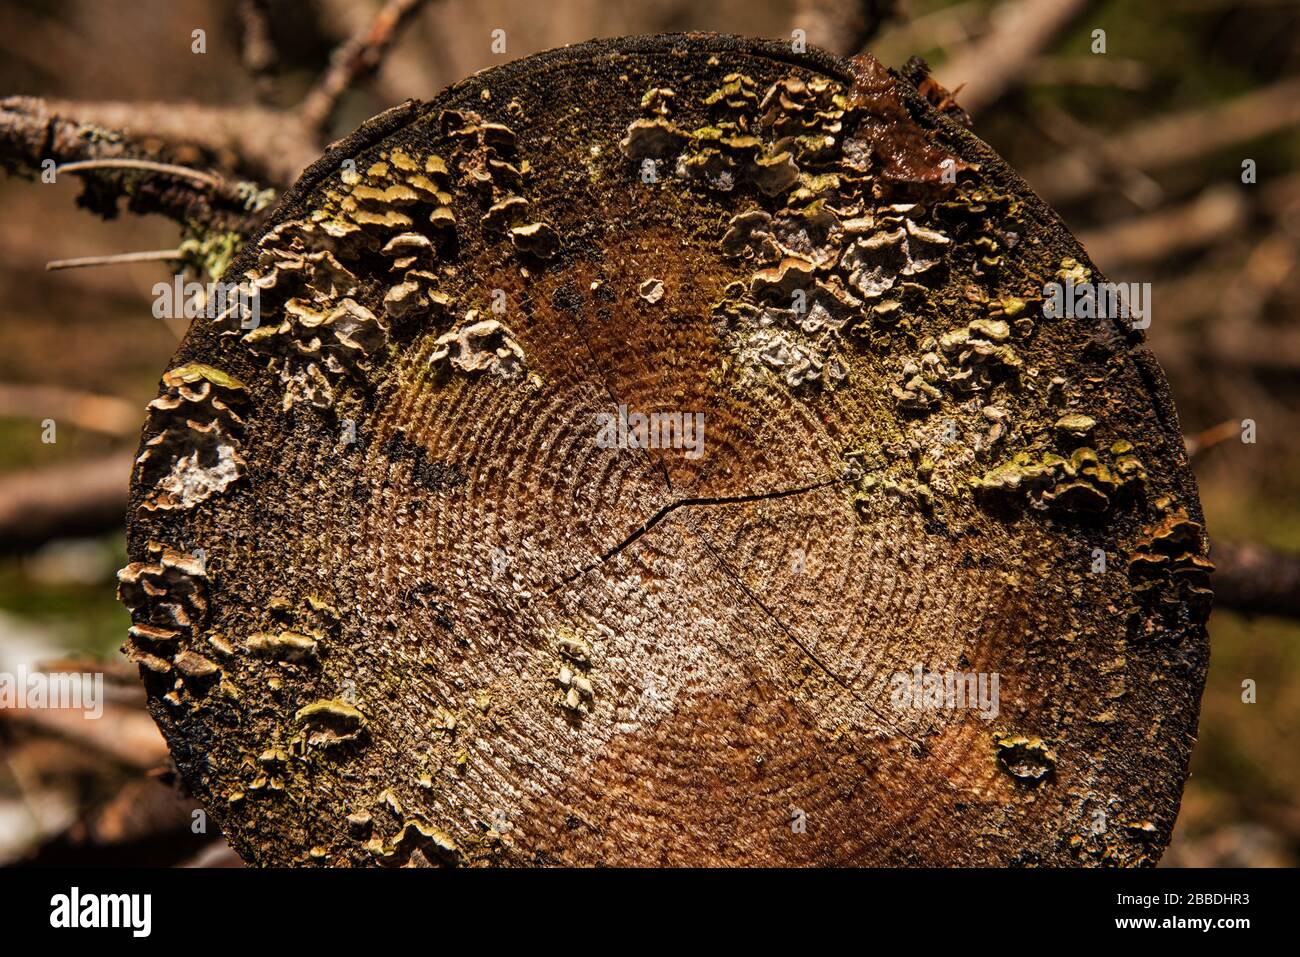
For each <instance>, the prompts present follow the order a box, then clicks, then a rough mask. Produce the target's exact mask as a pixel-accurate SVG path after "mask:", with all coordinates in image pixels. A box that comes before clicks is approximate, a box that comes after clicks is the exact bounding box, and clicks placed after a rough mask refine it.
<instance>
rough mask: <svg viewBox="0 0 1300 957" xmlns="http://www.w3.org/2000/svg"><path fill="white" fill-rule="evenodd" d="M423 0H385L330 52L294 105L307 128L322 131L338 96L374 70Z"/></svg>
mask: <svg viewBox="0 0 1300 957" xmlns="http://www.w3.org/2000/svg"><path fill="white" fill-rule="evenodd" d="M425 3H426V0H388V2H387V3H385V4H384V6H383V8H382V9H380V11H379V13H378V14H377V15H376V16H375V18H374V20H373V21H371V23H370V24H369V26H367V27H366V28H365V29H364V30H362V31H360V32H359V33H357V34H356V35H354V36H353V37H352V38H351V39H349V40H348V41H347V42H346V43H344V44H343V45H342V46H340V47H339V48H338V49H336V50H335V51H334V54H333V56H332V57H331V58H330V65H329V68H328V69H327V70H326V71H325V73H324V74H323V75H322V76H321V78H320V80H318V81H317V83H316V85H315V87H313V88H312V90H311V92H309V93H308V94H307V95H306V96H305V97H304V98H303V100H302V103H301V104H299V106H298V110H297V112H298V119H299V122H301V123H302V125H303V126H305V127H306V128H307V129H309V130H313V131H315V132H317V133H320V132H323V131H324V130H325V128H326V127H327V126H328V125H329V121H330V118H331V117H332V116H333V115H334V108H335V107H336V106H338V102H339V98H340V97H341V96H342V95H343V94H344V92H346V91H347V90H348V89H350V88H351V87H353V86H355V85H356V84H357V83H358V82H360V81H361V80H362V79H364V78H365V77H367V76H369V75H370V74H372V73H374V71H375V70H377V69H378V68H379V65H380V63H382V62H383V59H384V56H385V55H386V54H387V53H388V51H389V49H390V48H391V47H392V45H393V43H394V41H396V39H397V37H398V35H399V34H400V33H401V31H402V28H403V27H404V26H405V25H406V24H407V23H409V22H410V21H411V19H412V18H413V17H414V16H415V14H417V13H418V12H419V11H420V9H421V8H422V7H423V6H424V4H425Z"/></svg>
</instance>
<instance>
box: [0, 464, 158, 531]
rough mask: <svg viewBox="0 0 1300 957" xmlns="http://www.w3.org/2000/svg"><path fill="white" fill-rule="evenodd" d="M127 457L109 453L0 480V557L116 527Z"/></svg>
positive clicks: (126, 476) (122, 514)
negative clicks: (69, 537) (60, 538)
mask: <svg viewBox="0 0 1300 957" xmlns="http://www.w3.org/2000/svg"><path fill="white" fill-rule="evenodd" d="M133 458H134V456H133V455H132V453H130V452H114V453H112V454H111V455H106V456H104V457H103V458H99V459H95V460H92V461H90V462H70V463H66V464H60V465H55V466H50V467H49V468H43V469H33V470H31V471H27V472H17V473H14V474H11V475H6V476H4V477H2V478H0V552H12V551H19V550H22V549H26V548H31V547H33V546H35V545H39V544H41V543H43V542H46V541H49V540H50V539H52V538H58V537H61V536H65V535H90V534H98V533H100V532H103V531H105V530H107V529H112V528H117V527H119V526H120V525H121V524H122V522H123V521H124V519H125V513H126V499H127V484H128V482H129V481H130V478H131V467H132V460H133Z"/></svg>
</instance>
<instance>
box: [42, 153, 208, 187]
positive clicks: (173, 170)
mask: <svg viewBox="0 0 1300 957" xmlns="http://www.w3.org/2000/svg"><path fill="white" fill-rule="evenodd" d="M92 169H138V170H147V171H149V172H152V173H162V174H163V175H164V176H179V177H182V178H183V179H190V180H193V181H194V182H196V183H202V184H204V185H205V186H210V187H212V188H213V189H220V188H221V185H222V182H223V180H222V179H221V178H220V177H218V176H213V175H212V174H211V173H204V172H202V171H201V170H197V169H190V168H189V167H188V166H177V165H176V164H175V163H156V162H154V161H153V160H141V159H127V158H125V157H120V158H116V159H88V160H75V161H74V162H71V163H64V164H63V165H62V166H59V167H57V168H56V170H55V172H56V173H76V172H80V171H81V170H92Z"/></svg>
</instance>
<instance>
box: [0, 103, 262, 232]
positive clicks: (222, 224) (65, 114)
mask: <svg viewBox="0 0 1300 957" xmlns="http://www.w3.org/2000/svg"><path fill="white" fill-rule="evenodd" d="M154 110H156V111H157V113H158V114H160V115H161V114H164V113H166V112H167V110H166V109H164V108H163V107H161V106H155V107H152V108H151V107H150V106H148V105H142V106H141V107H140V110H139V113H138V116H140V117H145V118H147V117H148V116H150V115H151V112H152V111H154ZM129 112H130V109H129V105H128V104H100V105H99V106H98V107H96V105H94V104H80V105H75V106H74V105H73V104H68V103H61V102H58V101H47V100H41V99H37V98H35V97H23V96H15V97H7V98H5V99H3V100H0V163H3V164H4V166H5V167H7V168H8V169H10V170H12V171H19V172H25V173H27V174H29V175H35V174H38V173H40V172H41V169H42V164H44V163H46V162H47V161H50V160H52V161H53V162H54V163H55V165H56V167H66V166H68V165H69V164H75V166H77V167H82V168H83V169H84V171H85V172H92V170H90V169H85V168H84V164H87V163H94V164H97V166H96V167H95V168H93V179H89V178H88V179H87V181H86V182H87V188H86V192H85V193H83V195H82V197H81V199H80V200H79V201H80V202H81V203H82V205H84V206H86V207H88V208H90V209H91V210H92V211H94V212H97V213H99V214H100V215H103V216H106V217H111V216H113V215H116V213H117V211H118V203H119V201H120V200H121V199H122V198H123V197H125V198H126V200H127V207H128V209H129V210H130V211H131V212H135V213H159V214H161V215H163V216H167V217H168V218H170V219H173V220H175V221H177V222H181V223H192V222H201V223H204V224H206V225H208V226H209V227H210V228H213V229H217V230H230V231H235V232H241V233H242V231H245V230H249V229H251V228H254V225H255V223H256V221H257V219H258V217H257V209H256V207H257V206H258V202H257V199H256V198H257V196H258V187H256V185H255V184H252V183H243V184H241V183H237V182H231V181H229V180H226V179H225V178H223V177H216V176H212V175H211V174H208V173H205V172H203V171H200V170H190V173H191V174H192V175H189V176H178V175H175V172H174V171H173V172H165V173H160V172H159V171H158V170H157V169H156V167H157V166H158V165H161V166H164V167H166V168H172V169H173V170H174V169H178V168H179V169H189V167H186V166H184V164H182V163H180V162H179V159H178V157H177V156H176V155H175V154H174V152H173V151H172V150H171V149H170V148H168V147H163V146H153V147H146V146H142V145H140V144H139V143H138V142H136V141H132V140H129V139H128V138H127V135H126V133H125V132H123V129H122V127H123V125H124V124H122V123H119V122H112V121H121V120H129V119H130V117H129V116H128V113H129ZM105 120H107V121H109V122H107V123H106V122H104V121H105ZM135 128H136V130H139V128H140V125H139V124H138V123H136V124H135ZM146 129H148V127H147V126H146ZM154 132H155V133H156V132H157V130H154ZM146 135H152V134H146ZM164 139H165V137H164ZM140 164H145V165H143V166H142V165H140ZM105 166H108V167H111V168H102V167H105ZM150 167H154V168H150ZM73 171H74V172H76V171H77V170H76V169H75V168H74V170H73Z"/></svg>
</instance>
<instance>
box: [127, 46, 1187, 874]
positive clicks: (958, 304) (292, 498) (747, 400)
mask: <svg viewBox="0 0 1300 957" xmlns="http://www.w3.org/2000/svg"><path fill="white" fill-rule="evenodd" d="M906 72H907V76H904V75H902V74H899V73H894V72H892V71H889V70H886V69H885V68H884V67H882V66H881V65H880V64H878V63H877V62H876V61H874V60H872V59H871V58H870V57H865V56H864V57H859V58H856V59H855V60H853V61H843V60H838V59H834V58H831V57H829V56H827V55H825V54H822V53H819V52H816V51H810V52H808V53H806V54H795V53H792V52H791V51H790V49H789V47H788V46H787V45H784V44H775V43H766V42H757V41H748V40H739V39H734V38H726V37H717V36H702V35H701V36H696V35H692V36H667V37H654V38H642V39H622V40H615V41H600V42H592V43H587V44H582V45H579V46H574V47H569V48H565V49H562V50H557V51H553V52H550V53H545V54H542V55H539V56H535V57H530V58H528V59H525V60H521V61H517V62H513V63H509V64H507V65H505V66H502V67H499V68H496V69H493V70H490V71H487V72H484V73H481V74H478V75H476V76H474V77H472V78H470V79H468V80H466V81H464V82H462V83H459V84H457V85H455V86H453V87H451V88H450V89H448V90H446V91H445V92H443V93H442V94H440V95H439V96H437V97H436V98H435V99H434V100H432V101H430V102H428V103H414V102H412V103H408V104H406V105H404V106H402V107H398V108H396V109H394V110H391V111H389V112H387V113H385V114H383V115H381V116H379V117H377V118H375V119H373V120H371V121H370V122H368V123H367V124H365V125H364V126H363V127H362V128H361V129H360V130H358V131H357V132H356V133H355V134H354V135H352V136H351V137H349V138H348V139H346V140H345V141H343V142H342V143H340V144H338V145H337V146H336V147H335V148H333V149H331V150H330V152H329V153H328V154H327V155H325V156H324V157H323V158H322V159H321V160H320V161H319V162H317V163H316V164H315V165H314V166H313V167H312V168H311V169H310V170H309V171H308V172H307V173H306V174H305V175H304V176H303V178H302V179H301V181H300V182H299V183H298V184H297V185H296V186H295V187H294V188H293V190H292V191H291V192H290V193H289V194H287V195H286V196H285V198H284V199H283V201H282V202H281V203H280V205H279V207H278V209H277V211H276V212H275V214H274V215H273V217H272V219H271V224H270V226H269V228H268V229H267V231H266V232H264V233H263V234H262V235H261V236H260V237H258V238H257V239H256V241H253V242H250V243H249V244H248V245H247V246H246V247H245V249H244V250H243V251H242V253H241V254H240V255H239V257H238V259H237V260H236V262H235V264H234V266H233V267H232V270H231V271H230V273H229V274H228V276H236V277H241V278H242V280H243V281H245V282H246V283H247V284H248V286H249V288H251V289H256V290H257V292H258V296H259V298H258V299H257V300H256V302H257V305H258V310H259V314H258V316H257V317H256V318H257V324H256V325H255V324H254V317H253V316H252V315H251V314H248V313H246V312H244V311H242V310H241V309H239V308H231V309H229V310H227V312H226V313H225V314H224V315H222V316H218V317H217V318H215V319H212V320H206V319H200V320H196V321H195V322H194V324H193V327H192V329H191V331H190V333H189V335H188V336H187V338H186V339H185V341H184V343H183V344H182V346H181V347H180V349H179V351H178V353H177V355H176V357H175V359H174V361H173V363H172V366H171V368H170V369H169V370H168V371H167V373H166V374H165V376H164V378H163V384H162V390H161V394H160V396H159V398H158V399H157V400H155V401H154V402H153V403H152V404H151V405H150V407H149V410H148V418H147V422H146V424H145V427H144V440H143V443H142V445H141V449H140V456H139V459H138V463H137V465H136V469H135V474H134V480H133V486H132V499H131V514H130V525H129V550H130V558H131V564H130V565H129V566H128V567H127V568H125V569H124V570H123V571H122V573H121V575H120V579H121V588H120V591H121V596H122V598H123V600H124V601H125V603H126V605H127V606H128V608H129V609H130V611H131V614H132V620H133V627H132V629H131V632H130V637H129V639H128V641H127V644H126V648H125V650H126V651H127V653H128V654H129V655H130V656H131V657H132V658H134V659H136V660H137V661H139V663H140V665H141V674H142V675H143V679H144V681H145V683H146V685H147V687H148V691H149V698H150V706H151V710H152V713H153V715H154V717H155V718H156V720H157V722H158V724H159V725H160V726H161V728H162V730H163V733H164V734H165V736H166V738H167V741H168V743H169V745H170V748H171V751H172V754H173V756H174V758H175V762H176V765H177V766H178V768H179V769H180V772H181V774H182V776H183V778H184V781H185V782H186V784H187V786H188V787H189V788H190V789H191V790H192V791H193V792H194V794H195V795H197V796H198V797H199V798H200V799H201V800H202V802H203V803H204V805H205V806H206V807H207V808H208V809H209V812H210V813H211V815H212V816H213V817H214V818H215V819H216V820H217V821H218V822H219V823H220V826H221V828H222V830H223V831H224V833H225V834H226V835H227V836H228V838H229V840H230V841H231V843H232V844H233V846H234V847H235V848H236V850H238V851H239V853H240V854H241V855H242V856H243V857H244V858H245V859H247V860H248V861H250V862H253V863H257V864H266V865H287V864H309V863H316V864H324V865H335V866H348V865H368V864H376V863H377V864H386V865H408V866H409V865H427V864H480V863H499V864H507V865H509V864H516V865H519V864H522V865H535V864H565V865H586V864H609V865H720V864H746V865H748V864H753V865H800V864H864V865H866V864H870V865H1008V864H1051V865H1067V864H1085V865H1086V864H1116V865H1142V864H1152V863H1154V862H1155V861H1156V860H1157V859H1158V857H1159V855H1160V852H1161V850H1162V849H1163V847H1164V846H1165V845H1166V844H1167V842H1168V840H1169V834H1170V829H1171V827H1172V826H1173V823H1174V818H1175V816H1176V814H1177V809H1178V803H1179V798H1180V793H1181V788H1182V785H1183V781H1184V779H1185V777H1186V774H1187V764H1188V757H1189V752H1190V748H1191V745H1192V742H1193V740H1194V736H1195V733H1196V722H1197V710H1198V704H1199V698H1200V693H1201V689H1202V685H1203V682H1204V678H1205V670H1206V665H1207V661H1208V644H1207V640H1206V636H1205V630H1204V620H1205V616H1206V614H1207V610H1208V598H1209V592H1208V584H1207V583H1208V568H1209V564H1208V562H1207V561H1206V560H1205V558H1204V555H1205V553H1206V550H1207V542H1206V538H1205V535H1204V533H1203V530H1202V525H1201V523H1202V518H1201V512H1200V506H1199V503H1198V500H1197V492H1196V487H1195V483H1194V480H1193V477H1192V474H1191V472H1190V470H1189V468H1188V465H1187V461H1186V457H1185V455H1184V452H1183V446H1182V439H1181V436H1180V432H1179V428H1178V423H1177V419H1176V416H1175V413H1174V410H1173V408H1172V405H1171V402H1170V398H1169V393H1168V389H1167V386H1166V384H1165V381H1164V377H1163V375H1162V373H1161V371H1160V369H1159V368H1158V366H1157V365H1156V363H1155V362H1154V360H1153V359H1152V357H1151V356H1150V354H1149V353H1148V352H1146V351H1145V350H1144V349H1143V348H1142V346H1141V341H1142V335H1141V333H1140V331H1138V330H1135V329H1133V328H1131V323H1130V322H1129V321H1128V320H1126V319H1124V318H1122V317H1119V318H1087V317H1084V316H1080V315H1061V314H1059V313H1060V310H1058V309H1054V308H1053V307H1052V306H1051V304H1050V303H1049V302H1046V301H1045V289H1046V288H1047V287H1048V284H1050V283H1054V282H1056V283H1063V284H1064V283H1075V284H1077V285H1076V287H1075V288H1076V289H1080V288H1085V287H1086V286H1087V284H1089V283H1099V282H1101V277H1100V276H1099V274H1098V273H1097V270H1096V268H1095V267H1094V266H1093V265H1092V263H1091V262H1090V261H1089V259H1088V256H1087V254H1086V252H1085V251H1084V250H1083V249H1082V248H1080V247H1079V245H1078V244H1077V243H1076V242H1075V240H1074V239H1073V238H1072V237H1071V236H1070V234H1069V233H1068V231H1067V230H1066V228H1065V227H1064V225H1063V224H1062V223H1061V221H1060V219H1059V218H1058V217H1057V216H1056V215H1055V214H1054V213H1053V212H1052V211H1051V210H1050V209H1048V208H1047V207H1045V206H1044V205H1043V203H1042V202H1041V201H1039V200H1038V199H1037V197H1036V196H1034V194H1033V193H1032V192H1031V190H1030V189H1029V188H1028V187H1027V186H1026V185H1025V183H1024V182H1023V181H1022V180H1021V179H1020V178H1019V177H1018V176H1017V175H1016V174H1015V173H1014V172H1013V171H1012V170H1011V169H1009V168H1008V167H1007V166H1006V165H1005V164H1004V163H1003V162H1002V161H1001V160H1000V159H999V158H998V157H997V156H996V155H995V154H994V153H993V152H992V151H991V150H990V149H989V148H988V147H987V146H986V145H985V144H984V143H982V142H981V141H980V140H978V139H977V138H976V137H975V136H974V135H972V134H971V133H970V132H969V131H968V130H967V129H966V128H965V127H964V126H963V125H962V123H961V122H960V119H961V115H960V111H958V110H956V109H955V108H954V107H953V106H952V104H951V101H950V99H949V98H948V97H947V96H946V94H944V93H943V91H942V90H939V89H937V88H936V87H935V86H934V84H933V83H931V82H930V81H928V80H926V79H925V76H924V71H923V67H921V66H915V67H912V68H909V70H907V71H906ZM909 78H910V80H909ZM912 81H915V82H912ZM1085 311H1086V310H1085ZM995 681H996V682H997V685H996V689H997V691H998V695H997V697H996V699H994V697H993V695H992V692H993V690H994V688H995V685H994V682H995Z"/></svg>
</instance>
